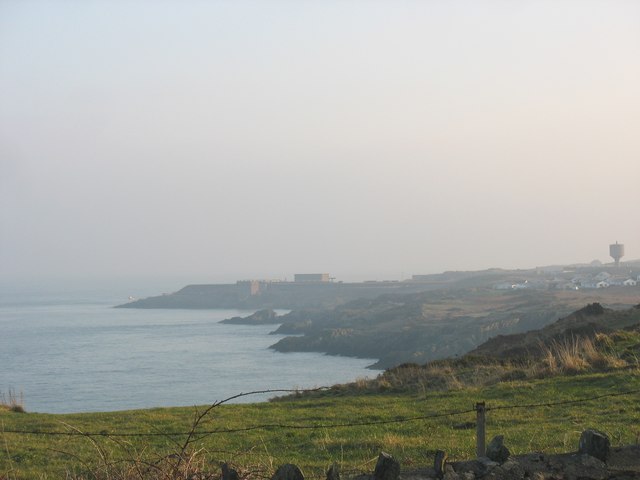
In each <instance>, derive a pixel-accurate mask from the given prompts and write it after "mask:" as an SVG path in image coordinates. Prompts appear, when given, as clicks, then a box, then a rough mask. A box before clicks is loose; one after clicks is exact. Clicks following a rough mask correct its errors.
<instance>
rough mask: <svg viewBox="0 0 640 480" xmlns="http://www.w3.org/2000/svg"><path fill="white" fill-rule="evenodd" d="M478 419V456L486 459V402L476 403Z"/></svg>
mask: <svg viewBox="0 0 640 480" xmlns="http://www.w3.org/2000/svg"><path fill="white" fill-rule="evenodd" d="M476 417H477V418H476V455H477V456H478V457H484V456H485V454H486V439H485V435H486V432H485V404H484V402H478V403H476Z"/></svg>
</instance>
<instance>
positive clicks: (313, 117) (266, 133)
mask: <svg viewBox="0 0 640 480" xmlns="http://www.w3.org/2000/svg"><path fill="white" fill-rule="evenodd" d="M638 179H640V2H637V1H624V0H620V1H608V0H607V1H590V0H577V1H563V0H559V1H558V0H553V1H544V0H536V1H527V0H523V1H518V2H513V1H511V0H504V1H498V0H495V1H490V0H464V1H463V0H460V1H458V0H452V1H436V0H432V1H428V0H420V1H391V0H389V1H376V0H366V1H364V0H363V1H357V0H341V1H332V0H324V1H311V0H309V1H300V0H297V1H294V0H291V1H279V0H271V1H267V2H265V1H257V0H256V1H246V0H233V1H231V0H229V1H196V0H189V1H178V0H174V1H168V0H164V1H163V0H153V1H151V0H149V1H142V0H129V1H126V2H125V1H112V0H111V1H107V0H103V1H98V0H82V1H80V0H77V1H62V0H47V1H32V0H0V280H4V281H5V282H6V281H9V282H10V281H12V280H14V279H16V280H17V279H22V280H29V279H40V278H60V279H64V278H81V279H82V278H87V279H91V278H93V279H100V278H180V279H184V280H185V281H190V282H218V281H231V280H235V279H242V278H280V279H284V278H289V279H291V278H292V277H293V274H294V273H314V272H327V273H330V274H332V276H335V277H337V278H338V279H345V280H349V279H353V280H355V279H379V280H381V279H404V278H407V277H410V276H411V275H413V274H423V273H436V272H441V271H445V270H475V269H483V268H491V267H501V268H532V267H535V266H543V265H551V264H570V263H576V262H590V261H592V260H594V259H599V260H601V261H610V260H611V259H610V258H609V257H608V245H609V244H610V243H614V242H615V241H619V242H620V243H624V244H625V248H626V256H625V258H624V259H623V260H625V259H627V260H631V259H640V226H639V224H638V205H639V201H640V188H639V182H638Z"/></svg>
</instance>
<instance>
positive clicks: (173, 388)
mask: <svg viewBox="0 0 640 480" xmlns="http://www.w3.org/2000/svg"><path fill="white" fill-rule="evenodd" d="M139 290H144V289H139ZM176 290H177V288H176ZM145 293H147V294H148V295H152V294H154V293H155V294H157V293H158V292H157V291H156V292H150V291H147V292H145ZM148 295H147V296H148ZM127 300H128V297H127V296H125V295H124V294H123V288H122V286H120V287H118V288H111V289H110V288H108V287H100V288H91V287H90V286H87V285H83V286H82V287H77V288H63V287H61V286H57V287H51V286H45V287H43V286H36V287H33V286H30V287H28V288H25V287H21V286H18V287H13V286H10V287H6V286H4V287H3V288H2V291H1V293H0V400H1V399H2V398H4V400H5V401H8V398H9V395H13V396H19V397H22V399H23V402H24V407H25V409H26V410H27V411H29V412H43V413H79V412H97V411H118V410H131V409H142V408H154V407H169V406H192V405H205V404H211V403H213V402H216V401H223V400H226V399H229V398H230V397H233V396H236V395H238V394H241V393H242V394H247V393H250V392H256V391H262V390H274V389H305V388H316V387H322V386H330V385H333V384H336V383H345V382H350V381H354V380H356V379H358V378H364V377H372V376H375V375H376V374H377V373H379V372H377V371H375V370H369V369H367V368H366V367H367V366H368V365H371V364H372V363H373V362H374V361H375V360H374V359H362V358H350V357H339V356H329V355H325V354H322V353H280V352H276V351H274V350H272V349H270V348H269V347H270V345H273V344H274V343H275V342H277V341H278V340H279V339H280V338H282V336H281V335H274V334H272V333H271V332H273V331H274V330H275V329H276V328H277V325H268V326H248V325H228V324H222V323H219V322H220V321H221V320H223V319H225V318H230V317H234V316H246V315H249V314H251V313H253V311H246V310H230V309H216V310H173V309H172V310H169V309H166V310H160V309H153V310H149V309H123V308H113V307H114V306H115V305H117V304H121V303H125V302H126V301H127ZM279 313H286V312H285V311H280V312H279ZM274 395H276V394H275V393H265V394H249V395H245V396H241V397H239V398H236V399H234V400H232V402H233V403H240V402H260V401H266V400H268V398H270V397H273V396H274ZM230 403H231V402H230Z"/></svg>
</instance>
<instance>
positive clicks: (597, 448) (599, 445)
mask: <svg viewBox="0 0 640 480" xmlns="http://www.w3.org/2000/svg"><path fill="white" fill-rule="evenodd" d="M610 450H611V442H609V437H607V435H606V434H604V433H602V432H599V431H598V430H593V429H589V430H585V431H584V432H582V435H580V443H579V444H578V451H579V452H580V453H583V454H585V453H586V454H587V455H591V456H592V457H596V458H597V459H598V460H602V461H603V462H606V461H607V459H608V458H609V453H610Z"/></svg>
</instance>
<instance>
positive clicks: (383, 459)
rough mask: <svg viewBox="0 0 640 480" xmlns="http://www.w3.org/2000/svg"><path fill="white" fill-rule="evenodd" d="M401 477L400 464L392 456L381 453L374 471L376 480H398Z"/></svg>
mask: <svg viewBox="0 0 640 480" xmlns="http://www.w3.org/2000/svg"><path fill="white" fill-rule="evenodd" d="M399 476H400V463H398V461H397V460H396V459H395V458H393V457H392V456H391V455H389V454H388V453H385V452H380V455H379V456H378V462H377V463H376V468H375V470H374V471H373V478H374V479H375V480H398V477H399Z"/></svg>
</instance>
